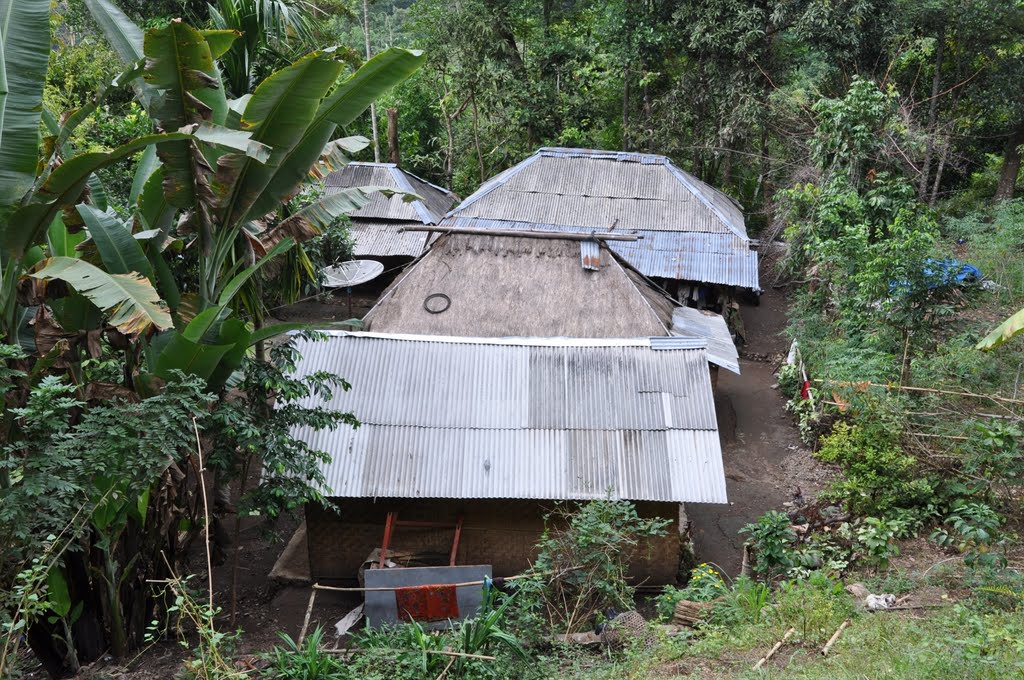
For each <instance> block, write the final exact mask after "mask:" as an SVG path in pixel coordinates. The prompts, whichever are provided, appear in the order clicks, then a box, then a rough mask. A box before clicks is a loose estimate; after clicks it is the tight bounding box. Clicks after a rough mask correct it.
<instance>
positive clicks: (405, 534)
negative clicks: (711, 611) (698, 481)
mask: <svg viewBox="0 0 1024 680" xmlns="http://www.w3.org/2000/svg"><path fill="white" fill-rule="evenodd" d="M331 500H332V501H333V502H334V503H335V505H336V506H337V507H338V509H339V512H334V511H332V510H325V509H324V508H321V507H320V506H316V505H310V506H307V507H306V527H307V534H308V538H309V564H310V569H311V575H312V578H313V580H314V581H321V582H325V581H341V580H348V579H354V578H356V575H357V572H358V570H359V567H360V565H361V564H362V563H363V560H364V559H365V558H366V557H367V556H368V555H369V554H370V552H371V551H373V550H374V549H375V548H379V547H380V544H381V540H382V538H383V536H384V522H385V517H386V515H387V513H388V512H389V511H396V512H398V513H399V519H406V520H412V521H431V522H451V523H453V524H454V522H455V518H456V517H457V516H458V514H459V513H462V515H463V528H462V537H461V539H460V540H459V551H458V554H457V558H456V563H457V564H490V565H492V566H493V569H494V572H493V573H494V575H495V576H513V575H515V574H519V573H522V572H523V571H524V570H525V569H528V568H529V566H530V563H531V561H532V560H533V559H534V557H535V556H536V543H537V540H538V538H540V535H541V532H542V531H543V529H544V515H545V513H546V511H549V510H550V509H551V507H552V504H551V503H545V502H538V501H530V500H450V499H428V500H422V499H383V498H378V499H376V500H374V499H362V498H333V499H331ZM636 507H637V511H638V512H639V513H640V515H641V516H644V517H662V518H664V519H670V520H672V524H671V525H670V526H669V527H668V528H667V531H668V533H667V534H666V535H665V536H664V537H662V538H657V539H654V540H652V541H650V542H649V543H648V545H645V546H643V548H641V549H640V550H638V552H637V554H636V555H635V556H634V559H633V561H632V568H631V570H630V576H631V577H632V578H633V580H634V581H633V582H634V583H636V584H639V583H645V584H646V585H656V584H666V583H673V582H675V580H676V574H677V572H678V570H679V559H680V538H679V533H678V531H679V523H678V521H679V506H678V504H675V503H646V502H640V503H637V504H636ZM452 537H453V531H452V530H450V529H419V528H411V527H400V528H399V529H397V530H396V532H395V536H394V539H393V540H392V543H391V546H390V547H389V548H388V549H389V550H399V551H406V552H416V553H424V552H429V553H436V554H437V555H438V556H439V557H440V556H445V555H447V554H448V553H449V552H450V551H451V546H452Z"/></svg>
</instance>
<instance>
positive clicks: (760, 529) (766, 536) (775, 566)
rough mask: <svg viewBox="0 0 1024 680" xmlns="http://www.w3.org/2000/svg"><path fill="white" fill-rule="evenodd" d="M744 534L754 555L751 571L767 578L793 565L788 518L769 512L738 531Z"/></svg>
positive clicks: (776, 512) (792, 533)
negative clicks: (752, 569)
mask: <svg viewBox="0 0 1024 680" xmlns="http://www.w3.org/2000/svg"><path fill="white" fill-rule="evenodd" d="M740 533H741V534H746V535H747V543H748V545H749V546H750V547H751V549H752V550H753V553H754V564H753V567H754V571H755V572H757V573H758V574H760V575H761V576H763V577H765V578H767V579H771V578H773V577H774V576H777V575H779V574H781V573H784V572H785V571H786V570H787V569H789V568H790V567H792V566H794V564H795V562H794V556H793V554H792V548H793V544H794V543H795V541H796V533H795V532H794V531H793V529H792V528H791V527H790V522H789V517H787V516H786V514H785V513H782V512H779V511H778V510H770V511H768V512H766V513H765V514H763V515H761V517H759V518H758V520H757V522H756V523H754V524H748V525H746V526H745V527H743V528H742V529H740Z"/></svg>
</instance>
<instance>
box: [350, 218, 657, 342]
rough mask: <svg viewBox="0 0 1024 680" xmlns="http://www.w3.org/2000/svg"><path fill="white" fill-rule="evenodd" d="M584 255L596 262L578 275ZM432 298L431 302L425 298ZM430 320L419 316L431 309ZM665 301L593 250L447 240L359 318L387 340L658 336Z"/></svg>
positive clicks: (531, 241)
mask: <svg viewBox="0 0 1024 680" xmlns="http://www.w3.org/2000/svg"><path fill="white" fill-rule="evenodd" d="M581 252H585V253H588V254H593V255H594V256H596V257H598V258H599V260H600V264H599V266H598V267H597V270H596V271H594V270H592V269H588V268H585V267H584V263H583V262H582V260H581ZM430 296H435V297H433V298H431V299H430V300H429V301H428V300H427V298H428V297H430ZM439 296H446V297H447V299H448V300H450V304H449V305H448V306H447V309H445V310H444V311H441V312H439V313H431V312H430V311H428V310H427V308H426V307H428V306H429V307H432V308H433V309H435V310H437V309H440V308H442V307H444V306H445V305H446V300H445V298H444V297H439ZM672 309H673V304H672V302H671V300H669V299H668V298H667V297H665V296H664V295H662V294H661V293H660V292H659V291H657V290H655V289H654V288H652V287H651V286H649V285H648V284H647V283H646V282H645V281H644V280H643V278H642V277H640V276H639V275H638V274H636V273H635V272H632V271H630V270H628V269H627V268H626V267H624V266H623V265H622V264H621V263H620V262H619V261H618V260H617V259H616V257H615V256H614V255H613V254H612V253H611V252H610V251H609V250H608V249H607V248H606V247H604V246H600V247H598V246H597V244H596V243H595V242H593V241H582V242H581V241H568V240H560V239H556V240H543V239H535V238H527V237H512V236H480V235H467V234H448V235H445V236H443V237H441V238H439V239H438V240H437V241H436V242H435V243H434V244H433V245H432V246H431V248H430V250H429V251H428V252H427V253H426V254H425V255H424V256H423V257H422V258H421V259H420V260H419V261H418V262H416V263H415V264H413V265H412V266H411V267H409V269H408V270H407V271H406V272H405V273H404V274H403V275H402V276H401V277H399V278H398V279H397V280H396V281H395V283H393V284H392V285H391V287H390V288H388V290H387V291H385V293H384V295H383V296H382V297H381V300H380V301H379V302H378V303H377V305H376V306H375V307H374V308H373V309H372V310H370V312H369V314H368V315H367V316H366V319H365V321H366V323H367V329H368V330H371V331H374V332H385V333H416V334H424V335H456V336H474V337H515V336H535V337H574V338H636V337H651V336H664V335H668V334H669V329H670V328H671V327H672Z"/></svg>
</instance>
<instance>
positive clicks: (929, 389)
mask: <svg viewBox="0 0 1024 680" xmlns="http://www.w3.org/2000/svg"><path fill="white" fill-rule="evenodd" d="M814 382H816V383H826V382H828V383H830V384H832V385H837V386H839V387H860V386H866V387H881V388H883V389H887V390H903V391H907V392H926V393H929V394H948V395H950V396H954V397H971V398H972V399H991V400H992V401H996V402H1002V403H1005V404H1024V399H1011V398H1010V397H1001V396H999V395H998V394H976V393H974V392H960V391H957V390H940V389H937V388H934V387H911V386H909V385H886V384H883V383H875V382H870V381H867V380H865V381H862V382H858V381H855V380H842V381H837V382H832V381H827V380H822V379H821V378H815V379H814Z"/></svg>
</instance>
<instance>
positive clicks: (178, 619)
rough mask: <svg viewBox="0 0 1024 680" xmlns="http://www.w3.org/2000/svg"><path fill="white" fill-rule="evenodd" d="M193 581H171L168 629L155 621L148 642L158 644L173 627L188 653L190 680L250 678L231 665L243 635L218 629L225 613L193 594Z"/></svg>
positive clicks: (239, 679)
mask: <svg viewBox="0 0 1024 680" xmlns="http://www.w3.org/2000/svg"><path fill="white" fill-rule="evenodd" d="M193 577H194V574H190V575H188V576H185V577H183V578H182V577H178V576H176V575H173V574H172V575H171V578H169V579H168V580H167V586H166V588H167V591H168V595H169V597H170V600H171V604H170V605H169V606H168V607H167V610H166V611H167V619H168V620H167V622H166V626H165V627H164V628H161V626H160V623H159V621H156V620H154V621H152V622H151V623H150V626H149V628H148V629H147V631H148V633H147V638H148V639H149V640H150V641H151V642H152V641H155V640H156V639H157V638H158V635H159V634H162V633H165V632H166V628H167V627H170V626H173V629H174V636H175V638H176V640H177V642H178V645H179V646H180V647H182V648H183V649H184V650H187V653H188V657H187V658H186V659H185V662H184V669H185V672H186V674H187V676H188V677H191V678H195V679H196V680H242V679H243V678H245V677H247V676H246V673H244V672H243V671H241V670H239V669H237V668H235V666H234V664H233V663H232V661H231V654H232V652H233V651H234V648H235V645H236V644H237V642H238V640H239V638H240V637H241V631H240V630H236V631H233V632H230V633H226V632H223V631H221V630H218V629H217V626H216V624H215V617H216V616H217V615H218V614H220V613H221V610H220V608H216V607H214V605H213V603H212V602H210V601H206V602H203V601H202V599H203V596H202V595H201V594H199V593H198V592H196V591H194V590H193V585H192V583H191V581H192V579H193ZM190 633H191V635H190ZM193 640H194V643H193Z"/></svg>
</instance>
